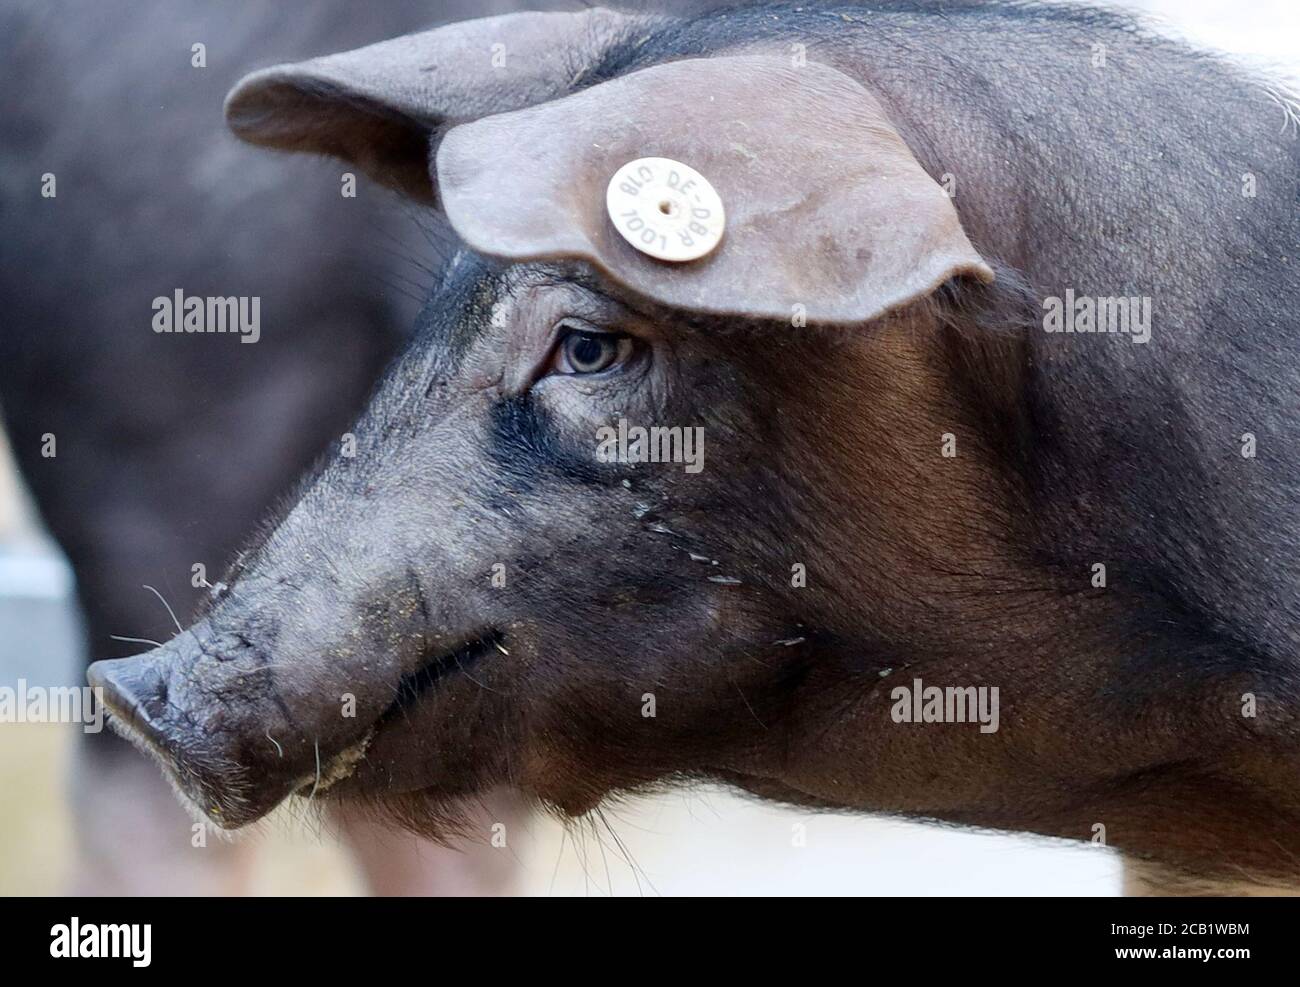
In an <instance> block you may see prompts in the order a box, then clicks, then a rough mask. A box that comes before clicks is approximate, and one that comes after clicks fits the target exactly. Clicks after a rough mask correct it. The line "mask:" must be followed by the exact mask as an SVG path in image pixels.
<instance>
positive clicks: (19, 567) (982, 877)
mask: <svg viewBox="0 0 1300 987" xmlns="http://www.w3.org/2000/svg"><path fill="white" fill-rule="evenodd" d="M447 6H448V5H446V4H441V5H440V4H437V3H435V2H431V3H430V4H429V8H430V19H431V20H434V19H445V14H443V16H442V17H440V16H439V13H440V12H442V11H445V10H446V8H447ZM459 6H462V7H469V8H470V9H473V5H465V4H461V5H459ZM511 6H512V5H510V4H497V5H495V6H494V11H495V10H503V9H509V8H510V7H511ZM520 6H524V5H520ZM550 6H557V5H550ZM1122 6H1125V7H1128V8H1129V9H1133V10H1138V11H1141V12H1143V13H1144V14H1146V15H1148V16H1149V17H1151V18H1153V21H1152V22H1153V23H1154V24H1156V25H1159V26H1160V27H1161V29H1162V30H1164V31H1165V32H1166V33H1171V34H1177V35H1181V36H1183V37H1185V38H1188V39H1190V40H1192V41H1193V42H1195V43H1197V44H1200V45H1202V46H1208V47H1212V48H1217V49H1220V50H1223V51H1226V52H1230V53H1233V54H1235V55H1238V56H1241V57H1243V58H1244V59H1246V60H1248V61H1251V62H1253V63H1255V64H1259V65H1261V66H1264V67H1267V68H1270V69H1272V70H1273V71H1275V72H1278V71H1280V72H1282V73H1283V74H1288V75H1290V77H1291V78H1292V79H1295V78H1297V77H1300V4H1297V3H1296V2H1295V0H1145V2H1133V3H1128V4H1123V5H1122ZM358 16H361V15H360V14H358ZM79 619H80V618H79V615H78V613H77V608H76V604H75V601H74V596H73V579H72V573H71V569H70V568H69V566H68V564H67V562H66V561H65V560H64V558H63V557H62V556H61V554H60V552H59V550H58V548H57V546H55V545H54V544H53V542H52V541H51V540H50V538H49V537H48V536H47V535H46V534H45V533H44V532H43V531H42V529H41V525H40V522H39V519H38V517H37V513H36V511H35V509H34V507H33V504H32V502H31V499H30V497H29V496H28V494H27V493H26V491H25V490H24V489H23V487H22V485H21V482H20V481H19V479H18V477H17V474H16V472H15V469H14V466H13V462H12V459H11V457H10V452H9V448H8V445H7V443H6V442H5V439H4V436H3V434H0V685H10V686H13V685H15V684H16V683H17V680H18V679H20V678H21V679H26V680H27V682H28V683H29V684H39V685H47V686H54V685H74V684H76V685H79V684H82V679H81V674H82V673H81V670H82V668H83V656H82V654H81V650H82V648H83V644H82V638H81V637H80V633H79V627H78V621H79ZM124 633H130V631H124ZM123 653H125V652H123ZM96 657H103V655H97V656H96ZM79 729H80V727H79V726H75V725H61V724H9V723H6V724H0V894H5V895H18V894H37V895H40V894H52V893H59V892H60V891H62V890H64V889H66V888H67V887H69V881H70V880H71V878H72V875H71V874H69V869H70V868H71V867H72V866H73V861H74V859H75V857H74V854H73V850H72V846H73V828H72V821H71V811H70V808H69V805H68V801H67V798H66V792H67V789H68V787H69V779H68V770H69V765H70V761H71V753H72V746H73V741H74V740H75V735H76V732H77V731H78V730H79ZM605 819H606V821H607V822H608V825H609V828H606V827H605V825H604V824H603V823H592V822H582V823H570V824H567V825H564V824H561V823H559V822H557V821H555V820H551V819H548V818H541V817H538V818H533V819H531V820H528V821H525V822H518V823H512V824H511V826H510V828H509V831H508V833H507V840H506V843H507V845H506V846H505V847H502V848H497V849H494V850H491V851H490V852H494V853H501V854H507V855H509V856H510V857H511V858H512V859H513V860H514V861H515V863H516V865H517V870H516V874H517V879H516V881H515V890H517V891H518V892H519V893H523V894H530V895H608V894H620V895H622V894H748V893H774V894H863V893H866V894H896V895H928V894H951V895H963V894H971V895H987V894H1001V895H1017V894H1040V895H1058V894H1064V895H1111V894H1116V893H1118V891H1119V886H1120V868H1119V864H1118V862H1117V860H1116V859H1115V858H1114V856H1113V855H1112V854H1111V853H1110V852H1109V851H1108V850H1104V849H1099V848H1093V847H1079V846H1075V845H1070V844H1065V843H1061V842H1056V841H1050V840H1044V839H1031V838H1025V837H1009V836H1000V835H986V834H978V833H970V832H958V831H955V830H951V829H946V828H942V827H937V826H926V825H918V824H911V823H903V822H897V821H892V820H881V819H868V818H860V817H853V816H848V815H832V814H818V813H810V812H807V811H803V810H793V809H782V808H775V807H771V806H766V805H760V804H757V803H755V802H752V801H749V800H745V799H743V798H740V797H737V796H735V795H732V794H729V793H727V792H724V791H719V790H711V789H696V790H691V791H679V792H673V793H668V794H663V795H658V796H655V797H652V798H649V797H648V798H641V799H636V800H632V801H629V802H627V803H625V804H621V805H617V806H612V807H610V808H609V809H607V810H606V811H605ZM242 839H243V840H244V841H246V842H247V843H248V844H249V848H250V851H251V852H252V853H253V854H254V855H255V861H256V863H255V866H254V867H253V869H252V872H251V873H252V877H251V883H250V885H249V886H250V889H251V891H252V892H253V893H257V894H306V895H315V894H357V893H362V892H363V889H364V884H363V881H362V878H361V875H360V874H359V872H358V871H357V869H356V866H355V864H354V863H353V862H352V858H351V856H350V855H349V854H347V853H346V852H344V850H343V849H342V848H341V847H340V845H339V843H338V841H337V840H336V839H335V837H334V835H333V834H331V833H330V832H328V831H327V830H325V829H323V828H322V827H321V826H320V825H319V823H317V822H316V821H314V820H310V819H306V818H304V817H303V816H302V815H301V814H295V813H294V811H293V810H292V808H290V809H288V810H282V811H281V812H280V814H279V815H278V816H277V817H275V818H274V819H273V820H272V821H270V822H269V823H266V824H264V825H262V826H261V827H260V828H259V829H258V830H257V831H256V832H255V833H252V834H250V835H248V836H245V837H242ZM377 839H379V840H380V841H381V842H382V840H383V837H382V836H380V837H377Z"/></svg>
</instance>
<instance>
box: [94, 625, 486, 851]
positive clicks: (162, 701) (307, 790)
mask: <svg viewBox="0 0 1300 987" xmlns="http://www.w3.org/2000/svg"><path fill="white" fill-rule="evenodd" d="M190 638H194V642H191V641H190V640H189V639H190ZM503 640H504V637H503V635H502V634H501V633H500V632H498V631H496V630H494V629H490V628H489V629H486V630H480V631H475V632H471V634H470V635H468V636H467V637H462V638H460V641H461V642H462V643H460V644H458V645H456V646H454V647H452V648H451V649H450V650H439V651H437V652H436V653H432V654H430V656H429V657H428V658H427V659H425V660H424V661H423V662H422V663H420V664H419V665H417V666H416V667H414V668H413V669H411V670H410V671H408V672H406V673H405V674H403V675H402V676H401V678H400V679H398V680H397V682H396V683H395V685H394V686H393V687H392V688H393V691H392V693H391V696H392V698H391V700H390V701H389V702H388V704H387V706H386V707H384V708H383V710H382V712H380V713H379V715H378V716H377V717H375V718H374V719H373V720H370V721H369V722H368V724H366V721H362V722H361V723H360V724H357V725H356V726H353V727H351V728H350V729H348V730H347V731H346V732H344V731H342V730H339V729H338V724H339V721H338V720H337V719H332V720H330V721H325V720H321V721H320V722H319V724H318V727H319V729H313V728H311V727H308V726H307V725H306V724H299V725H298V727H297V729H296V730H294V731H291V732H292V733H296V734H297V737H296V739H295V738H293V737H291V736H286V733H285V731H284V726H285V724H284V722H281V726H280V727H279V728H275V727H274V725H272V729H274V730H275V733H272V730H271V729H266V727H267V725H268V723H269V722H270V720H269V719H268V718H267V717H266V715H265V714H266V712H267V710H266V709H265V707H264V706H261V705H260V704H249V705H245V706H243V707H241V706H240V705H239V704H238V703H237V702H229V701H227V700H224V699H223V700H220V701H218V702H217V703H215V704H213V703H212V702H211V698H212V695H213V693H211V692H206V691H205V692H202V693H201V695H202V698H204V699H205V700H207V702H206V703H204V704H203V705H199V704H196V703H194V702H193V697H192V696H191V695H189V694H188V693H185V692H181V693H180V694H179V695H178V690H177V689H176V688H173V686H175V685H176V684H177V683H178V682H179V683H180V684H181V686H182V687H184V686H185V685H187V684H188V683H189V682H191V681H198V680H197V679H196V677H195V676H194V673H193V669H192V667H190V666H182V667H183V668H184V669H185V672H184V674H182V675H179V676H175V675H173V674H172V672H173V669H171V667H170V665H169V664H168V662H169V660H170V659H171V658H173V657H174V656H173V655H170V654H169V651H170V650H172V649H176V648H179V647H182V646H186V645H188V644H191V643H195V642H197V638H195V637H194V635H182V636H181V638H178V639H176V640H175V642H174V643H173V644H171V645H168V646H164V647H163V648H160V649H158V651H155V652H150V653H148V654H147V655H141V656H136V657H135V658H129V659H113V660H109V661H104V662H97V663H95V665H92V666H91V670H90V675H89V677H90V681H91V684H92V685H94V686H100V687H102V688H103V690H104V692H103V696H104V703H105V705H106V706H107V708H108V710H109V712H110V714H111V716H110V723H111V725H112V726H113V728H114V730H115V731H116V732H117V733H119V734H121V735H123V736H124V737H126V738H127V739H128V740H129V741H131V743H133V744H134V745H135V746H136V747H138V748H140V749H141V750H142V751H144V752H145V753H147V754H149V755H150V756H151V757H153V758H154V759H155V760H157V761H158V762H159V763H160V765H161V766H162V767H163V769H164V772H165V773H166V774H167V775H168V777H169V778H170V779H171V781H172V782H173V786H174V787H175V789H176V791H177V794H178V795H179V796H180V797H181V798H182V801H184V802H185V803H186V804H188V805H190V806H192V807H193V808H194V809H195V810H197V811H198V813H199V814H201V815H202V816H203V817H205V818H207V819H208V820H210V821H212V822H215V823H216V824H217V825H219V826H221V827H223V828H226V829H235V828H238V827H241V826H244V825H247V824H248V823H251V822H254V821H256V820H257V819H260V818H261V817H262V816H264V815H266V814H267V813H268V812H270V811H271V810H272V809H273V808H275V806H276V805H278V804H279V803H280V802H281V801H283V800H284V799H285V798H286V797H287V796H289V795H291V794H297V795H300V796H304V797H308V798H316V797H319V796H322V795H324V794H325V793H326V792H330V793H331V795H344V794H363V795H366V796H368V797H377V798H381V799H382V798H383V796H384V795H385V794H397V793H398V792H400V791H401V790H402V788H403V786H402V784H401V783H400V781H399V780H398V779H396V778H394V777H393V776H392V774H391V772H389V771H388V770H386V768H385V766H382V765H379V764H374V765H371V764H366V761H367V758H368V756H369V755H370V754H371V753H372V751H373V750H374V749H375V748H376V746H377V747H378V749H379V751H380V753H381V755H382V757H383V759H384V760H385V762H387V759H388V758H390V757H391V752H389V751H388V747H397V748H399V749H401V748H404V747H405V746H406V745H407V744H408V743H409V738H408V737H407V734H406V732H405V730H404V728H407V727H409V724H410V721H411V720H413V719H415V718H417V715H418V714H417V712H416V710H417V708H419V707H422V706H423V705H424V704H425V703H426V701H427V700H428V698H429V696H430V694H431V693H432V692H434V691H435V690H436V687H437V686H438V684H439V683H440V682H442V681H443V680H444V679H446V678H450V677H454V676H457V675H466V676H468V677H470V678H471V679H473V678H474V673H473V670H472V669H473V666H474V665H475V664H477V663H478V662H479V661H480V659H482V658H484V657H486V656H488V655H489V654H493V653H495V652H497V651H498V650H502V651H504V645H503ZM195 646H197V644H195ZM199 650H200V651H202V648H201V647H200V648H199ZM197 660H200V661H202V660H207V661H212V659H210V658H206V659H205V658H203V657H200V658H199V659H197ZM234 665H235V662H234V661H219V662H217V663H216V665H215V666H209V668H211V667H216V668H219V669H221V670H222V671H225V672H226V673H227V674H234V675H235V676H236V677H237V679H236V680H237V681H240V682H245V683H252V682H254V681H256V679H257V677H260V675H262V674H269V672H268V669H269V667H270V666H262V667H256V668H252V669H235V670H234V671H233V673H232V672H230V669H232V668H233V666H234ZM266 688H267V691H268V693H269V694H272V695H273V694H274V693H275V689H274V688H273V687H272V686H266ZM273 701H274V702H276V703H277V704H278V705H279V708H280V710H281V711H282V713H283V714H284V717H285V719H286V720H287V722H288V723H290V724H292V723H294V721H295V720H296V719H298V718H299V717H300V716H301V715H302V714H304V713H307V712H308V709H307V708H297V707H296V706H295V708H296V709H298V712H297V713H295V712H294V710H292V709H290V708H289V707H288V706H286V705H285V704H284V702H283V701H282V700H281V699H280V698H279V697H277V698H275V699H274V700H273ZM213 706H215V707H216V710H215V712H214V711H213V710H212V707H213ZM196 710H203V711H204V712H200V713H196ZM271 719H274V717H271ZM353 722H354V723H355V722H356V721H353ZM329 723H332V724H334V729H333V730H332V731H331V730H330V728H329V726H328V724H329ZM358 727H360V729H358ZM276 733H278V734H279V737H278V738H277V736H276V735H275V734H276ZM363 764H364V765H365V766H366V770H364V771H359V770H358V769H360V768H361V767H362V765H363ZM345 781H346V782H348V784H346V785H343V784H340V783H342V782H345ZM335 786H338V789H339V790H338V792H332V791H331V790H332V789H334V787H335Z"/></svg>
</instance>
